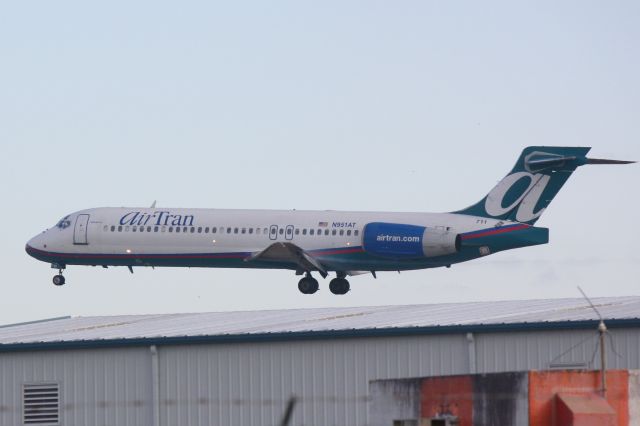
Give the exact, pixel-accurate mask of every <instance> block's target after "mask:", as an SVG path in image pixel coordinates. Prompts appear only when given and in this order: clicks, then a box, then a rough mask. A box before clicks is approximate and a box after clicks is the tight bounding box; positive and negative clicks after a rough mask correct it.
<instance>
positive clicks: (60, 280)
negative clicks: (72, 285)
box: [53, 274, 65, 287]
mask: <svg viewBox="0 0 640 426" xmlns="http://www.w3.org/2000/svg"><path fill="white" fill-rule="evenodd" d="M64 283H65V279H64V275H61V274H59V275H54V276H53V284H54V285H57V286H58V287H59V286H62V285H64Z"/></svg>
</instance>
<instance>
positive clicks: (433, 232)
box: [362, 222, 460, 259]
mask: <svg viewBox="0 0 640 426" xmlns="http://www.w3.org/2000/svg"><path fill="white" fill-rule="evenodd" d="M362 240H363V243H362V245H363V248H364V250H365V251H366V252H367V253H370V254H372V255H375V256H380V257H390V258H396V259H419V258H424V257H437V256H444V255H447V254H453V253H457V252H458V251H459V250H460V237H459V236H458V234H456V233H454V232H451V231H446V230H443V229H436V228H427V227H425V226H418V225H405V224H400V223H384V222H372V223H368V224H367V225H366V226H365V227H364V231H363V236H362Z"/></svg>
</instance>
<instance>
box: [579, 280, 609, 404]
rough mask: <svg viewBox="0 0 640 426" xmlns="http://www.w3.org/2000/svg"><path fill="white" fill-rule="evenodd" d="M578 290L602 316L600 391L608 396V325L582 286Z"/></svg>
mask: <svg viewBox="0 0 640 426" xmlns="http://www.w3.org/2000/svg"><path fill="white" fill-rule="evenodd" d="M578 290H580V293H582V295H583V296H584V298H585V299H587V302H589V305H591V309H593V310H594V311H595V313H596V315H598V318H600V324H598V333H599V334H600V379H601V381H602V383H601V385H600V392H601V393H602V397H603V398H606V396H607V363H606V361H607V356H606V349H607V348H606V346H605V342H604V335H605V334H606V333H607V326H606V325H605V324H604V320H603V319H602V315H600V312H599V311H598V309H596V307H595V306H594V304H593V303H591V299H589V297H588V296H587V294H586V293H585V292H584V291H582V289H581V288H580V286H578Z"/></svg>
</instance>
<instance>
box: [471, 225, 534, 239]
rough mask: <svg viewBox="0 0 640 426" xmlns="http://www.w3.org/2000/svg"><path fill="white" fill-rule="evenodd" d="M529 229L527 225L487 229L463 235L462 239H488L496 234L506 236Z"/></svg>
mask: <svg viewBox="0 0 640 426" xmlns="http://www.w3.org/2000/svg"><path fill="white" fill-rule="evenodd" d="M529 227H530V225H526V224H524V223H523V224H520V225H513V226H508V227H507V226H505V227H504V228H496V229H487V230H486V231H474V232H473V233H469V234H462V235H460V238H461V239H463V240H471V239H473V238H480V237H488V236H491V235H496V234H504V233H505V232H511V231H519V230H521V229H527V228H529Z"/></svg>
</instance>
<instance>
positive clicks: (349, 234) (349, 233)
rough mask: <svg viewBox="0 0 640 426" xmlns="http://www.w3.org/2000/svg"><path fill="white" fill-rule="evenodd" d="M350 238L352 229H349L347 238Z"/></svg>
mask: <svg viewBox="0 0 640 426" xmlns="http://www.w3.org/2000/svg"><path fill="white" fill-rule="evenodd" d="M350 236H351V229H348V230H347V237H350Z"/></svg>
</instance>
